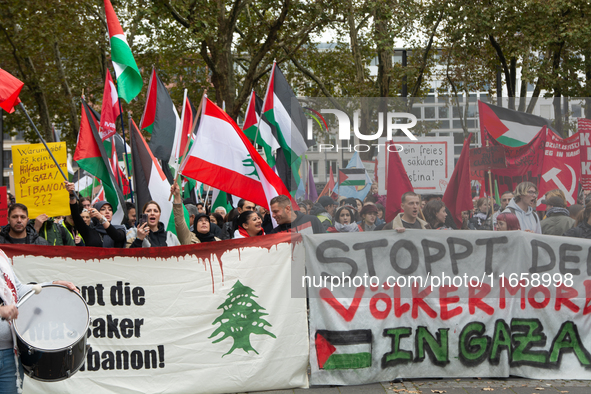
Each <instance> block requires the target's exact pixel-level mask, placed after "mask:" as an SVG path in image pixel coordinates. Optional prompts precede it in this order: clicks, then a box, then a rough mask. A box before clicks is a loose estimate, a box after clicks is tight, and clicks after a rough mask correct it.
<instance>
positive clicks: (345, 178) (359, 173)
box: [339, 168, 365, 186]
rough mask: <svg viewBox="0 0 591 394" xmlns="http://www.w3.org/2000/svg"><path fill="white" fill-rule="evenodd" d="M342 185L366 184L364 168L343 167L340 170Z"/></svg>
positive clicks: (340, 182)
mask: <svg viewBox="0 0 591 394" xmlns="http://www.w3.org/2000/svg"><path fill="white" fill-rule="evenodd" d="M339 184H340V185H341V186H365V169H364V168H341V169H340V170H339Z"/></svg>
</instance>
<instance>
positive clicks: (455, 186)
mask: <svg viewBox="0 0 591 394" xmlns="http://www.w3.org/2000/svg"><path fill="white" fill-rule="evenodd" d="M471 140H472V134H469V135H468V138H466V139H465V140H464V146H463V147H462V153H460V158H459V159H458V163H457V164H456V166H455V168H454V172H453V174H451V178H449V183H448V184H447V189H445V194H444V195H443V199H442V201H443V203H444V204H445V206H446V207H447V209H449V212H451V216H452V217H453V219H454V221H455V222H456V226H458V228H462V211H469V210H471V209H472V208H474V205H473V204H472V188H471V185H470V141H471Z"/></svg>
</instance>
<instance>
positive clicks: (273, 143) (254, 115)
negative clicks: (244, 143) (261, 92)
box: [242, 89, 280, 167]
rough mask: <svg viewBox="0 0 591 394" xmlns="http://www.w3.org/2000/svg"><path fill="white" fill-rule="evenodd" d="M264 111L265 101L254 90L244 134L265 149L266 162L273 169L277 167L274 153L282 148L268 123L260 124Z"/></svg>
mask: <svg viewBox="0 0 591 394" xmlns="http://www.w3.org/2000/svg"><path fill="white" fill-rule="evenodd" d="M262 109H263V100H262V99H261V98H260V97H259V96H258V95H257V94H256V92H255V91H254V89H253V91H252V93H251V94H250V101H249V102H248V107H247V108H246V116H245V118H244V125H242V131H244V134H245V135H246V136H247V137H248V139H249V140H251V141H253V142H254V143H256V144H259V145H261V146H262V147H263V150H264V152H265V160H266V161H267V164H269V167H273V166H274V165H275V156H274V155H273V152H275V151H276V150H277V149H279V148H280V146H279V143H278V142H277V139H275V137H274V136H273V132H272V131H271V127H269V124H268V123H266V122H260V119H261V111H262ZM259 126H260V127H259ZM255 138H256V141H255Z"/></svg>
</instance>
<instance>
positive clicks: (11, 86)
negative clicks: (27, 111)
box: [0, 68, 25, 113]
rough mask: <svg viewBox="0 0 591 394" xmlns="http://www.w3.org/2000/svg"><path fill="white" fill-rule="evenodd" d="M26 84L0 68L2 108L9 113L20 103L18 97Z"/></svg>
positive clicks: (0, 101) (0, 99)
mask: <svg viewBox="0 0 591 394" xmlns="http://www.w3.org/2000/svg"><path fill="white" fill-rule="evenodd" d="M24 85H25V84H24V83H22V82H21V81H19V80H18V79H16V78H15V77H13V76H12V75H10V74H9V73H7V72H6V71H4V70H2V69H1V68H0V108H2V109H3V110H4V111H6V112H8V113H13V112H14V106H15V105H17V104H18V103H20V102H21V101H20V100H19V99H18V95H19V94H20V92H21V89H22V88H23V86H24Z"/></svg>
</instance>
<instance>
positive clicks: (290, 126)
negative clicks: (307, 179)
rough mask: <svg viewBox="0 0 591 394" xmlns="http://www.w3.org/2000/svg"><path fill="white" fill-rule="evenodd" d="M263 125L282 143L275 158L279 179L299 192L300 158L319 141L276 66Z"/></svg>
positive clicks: (264, 105)
mask: <svg viewBox="0 0 591 394" xmlns="http://www.w3.org/2000/svg"><path fill="white" fill-rule="evenodd" d="M261 123H265V124H266V125H268V126H269V128H270V129H271V133H272V134H273V137H275V139H276V140H277V142H278V143H279V146H280V148H279V149H278V150H277V155H276V158H275V165H276V167H277V173H278V174H279V177H280V178H281V180H282V181H283V183H284V184H285V185H286V186H287V187H288V188H289V189H290V190H296V189H297V188H298V186H299V184H300V181H301V178H300V176H299V167H300V164H301V158H300V156H301V155H303V154H304V153H305V152H306V151H307V150H308V147H309V146H313V145H314V144H315V143H316V142H315V141H314V139H313V138H310V139H308V138H307V136H306V129H307V125H308V120H307V118H306V115H304V111H303V109H302V107H301V106H300V105H299V103H298V101H297V99H296V96H295V94H294V93H293V90H292V89H291V86H289V83H287V80H286V79H285V76H284V75H283V73H282V72H281V70H280V69H279V67H277V64H276V63H273V70H272V71H271V78H269V85H268V86H267V92H266V94H265V101H264V103H263V113H262V119H261ZM262 127H263V126H261V129H262Z"/></svg>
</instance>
